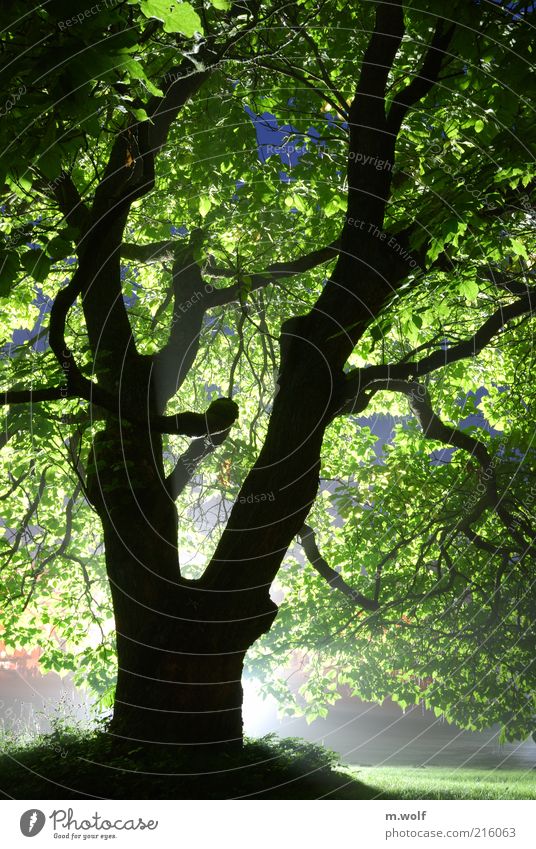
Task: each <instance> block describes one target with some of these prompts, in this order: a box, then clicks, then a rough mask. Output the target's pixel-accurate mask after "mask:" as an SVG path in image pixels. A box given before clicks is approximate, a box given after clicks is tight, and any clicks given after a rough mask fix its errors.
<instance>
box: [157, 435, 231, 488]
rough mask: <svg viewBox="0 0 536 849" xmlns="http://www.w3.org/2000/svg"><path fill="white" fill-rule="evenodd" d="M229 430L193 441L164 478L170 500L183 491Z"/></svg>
mask: <svg viewBox="0 0 536 849" xmlns="http://www.w3.org/2000/svg"><path fill="white" fill-rule="evenodd" d="M230 431H231V429H230V428H227V430H222V431H220V433H216V434H214V435H213V436H203V437H200V438H199V439H193V440H192V441H191V442H190V445H189V446H188V448H187V449H186V451H184V453H183V454H181V456H180V457H179V459H178V460H177V463H176V465H175V468H174V469H173V471H172V472H171V474H170V475H168V477H167V478H166V487H167V489H168V492H169V495H170V498H172V499H173V500H175V499H176V498H178V496H179V495H180V494H181V493H182V492H183V491H184V489H185V488H186V486H187V484H188V482H189V481H190V480H191V479H192V477H193V476H194V474H195V471H196V469H197V467H198V466H199V464H200V463H201V462H202V460H204V459H205V457H208V456H209V454H212V452H213V451H215V450H216V448H217V447H218V446H219V445H222V443H223V442H225V440H226V439H227V437H228V435H229V433H230Z"/></svg>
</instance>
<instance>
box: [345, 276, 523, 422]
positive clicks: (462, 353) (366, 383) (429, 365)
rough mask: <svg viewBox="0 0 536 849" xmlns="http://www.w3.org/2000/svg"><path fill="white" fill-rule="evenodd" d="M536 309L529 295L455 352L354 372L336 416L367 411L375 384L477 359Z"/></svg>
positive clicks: (490, 320)
mask: <svg viewBox="0 0 536 849" xmlns="http://www.w3.org/2000/svg"><path fill="white" fill-rule="evenodd" d="M535 305H536V295H535V293H534V292H532V291H530V290H529V291H526V292H525V294H524V295H523V297H522V298H519V299H518V300H517V301H514V302H513V303H511V304H508V305H507V306H502V307H500V308H499V309H498V310H496V312H494V313H493V314H492V315H491V316H490V317H489V318H488V319H487V320H486V321H485V322H484V324H483V325H482V326H481V327H480V328H479V329H478V330H477V331H476V333H475V334H474V335H473V336H471V337H470V338H469V339H466V340H465V341H463V342H459V343H458V344H457V345H453V346H452V348H446V349H445V350H439V351H434V352H433V353H432V354H429V355H428V356H427V357H423V358H422V359H420V360H417V362H409V363H400V362H399V363H389V364H387V365H376V366H367V367H365V368H362V369H353V370H352V371H350V372H348V374H347V376H346V385H345V389H344V396H345V400H344V402H343V405H342V406H341V408H340V409H339V411H338V412H337V415H340V414H348V413H352V412H359V411H360V410H362V409H364V407H363V404H364V405H365V406H366V404H367V403H368V401H369V400H370V398H368V397H367V395H366V394H363V393H364V391H365V390H368V389H369V388H370V387H371V384H373V383H375V382H376V381H392V380H409V379H411V378H417V377H422V376H423V375H425V374H429V373H430V372H432V371H435V370H437V369H439V368H443V367H444V366H446V365H449V364H451V363H455V362H457V361H458V360H462V359H466V358H468V357H474V356H476V355H477V354H479V353H480V351H482V350H483V349H484V348H485V347H486V345H488V344H489V342H490V341H491V340H492V339H493V337H494V336H495V335H496V334H497V333H499V331H500V330H502V329H503V328H504V327H505V325H506V324H507V323H508V322H509V321H512V319H514V318H519V317H520V316H521V315H524V314H525V313H530V312H532V310H533V309H534V306H535Z"/></svg>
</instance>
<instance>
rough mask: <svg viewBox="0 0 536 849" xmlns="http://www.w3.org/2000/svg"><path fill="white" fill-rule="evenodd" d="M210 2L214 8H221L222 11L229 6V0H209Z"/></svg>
mask: <svg viewBox="0 0 536 849" xmlns="http://www.w3.org/2000/svg"><path fill="white" fill-rule="evenodd" d="M210 2H211V4H212V5H213V6H214V8H215V9H221V11H222V12H226V11H227V10H228V9H230V8H231V3H230V0H210Z"/></svg>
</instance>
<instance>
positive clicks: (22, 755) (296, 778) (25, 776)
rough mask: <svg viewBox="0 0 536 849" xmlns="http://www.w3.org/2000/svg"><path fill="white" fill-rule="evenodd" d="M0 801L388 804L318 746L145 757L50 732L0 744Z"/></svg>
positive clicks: (259, 743) (276, 743)
mask: <svg viewBox="0 0 536 849" xmlns="http://www.w3.org/2000/svg"><path fill="white" fill-rule="evenodd" d="M0 794H1V796H0V798H4V799H10V798H13V799H87V798H98V799H241V798H251V799H259V798H260V799H262V798H264V799H321V798H326V799H372V798H383V799H386V798H389V796H388V795H387V794H386V793H385V791H384V792H383V793H382V792H381V791H379V790H378V789H375V788H374V787H372V786H370V787H369V786H367V785H366V784H363V783H361V782H360V781H358V780H356V779H355V778H352V777H351V776H349V775H348V774H344V773H342V772H339V771H338V769H337V756H336V755H334V754H333V753H332V752H329V751H328V750H326V749H323V748H322V747H320V746H315V745H312V744H310V743H306V742H304V741H303V740H298V739H279V738H277V737H275V736H273V735H269V736H268V737H264V738H262V739H260V740H246V742H245V744H244V747H243V748H242V749H241V750H239V751H236V750H235V751H219V752H217V753H212V754H209V753H207V752H206V751H204V750H203V751H201V752H199V751H197V750H196V751H194V750H189V751H188V752H185V751H184V750H183V749H180V750H176V751H172V752H169V751H167V750H166V751H161V750H157V751H155V750H154V749H153V750H151V751H146V750H144V749H143V748H142V747H139V746H136V745H135V744H130V745H129V746H124V745H118V743H117V740H114V738H113V737H111V736H110V735H108V734H107V733H106V732H105V731H98V732H93V733H88V732H87V731H86V732H80V731H76V730H73V729H62V728H60V727H56V729H55V731H54V732H53V733H52V734H49V735H46V736H41V737H38V738H34V739H33V740H32V741H28V742H26V743H24V744H21V743H20V742H17V741H15V740H11V741H4V743H3V745H2V751H1V754H0Z"/></svg>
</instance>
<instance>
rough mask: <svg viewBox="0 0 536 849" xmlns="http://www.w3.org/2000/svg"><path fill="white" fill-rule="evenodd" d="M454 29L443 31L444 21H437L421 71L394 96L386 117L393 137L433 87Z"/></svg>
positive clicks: (451, 27) (449, 28)
mask: <svg viewBox="0 0 536 849" xmlns="http://www.w3.org/2000/svg"><path fill="white" fill-rule="evenodd" d="M455 29H456V27H455V25H454V24H453V25H452V26H450V27H448V29H445V21H444V20H443V19H441V18H440V19H439V20H438V22H437V24H436V28H435V32H434V35H433V38H432V41H431V42H430V45H429V47H428V50H427V51H426V55H425V57H424V61H423V63H422V66H421V69H420V71H419V73H418V74H417V76H416V77H414V78H413V80H412V81H411V82H410V83H409V85H407V86H405V88H403V89H402V90H401V91H399V92H398V93H397V94H395V96H394V98H393V101H392V103H391V108H390V109H389V114H388V116H387V126H388V128H389V131H390V132H392V133H394V134H395V135H396V134H397V133H398V131H399V130H400V127H401V125H402V121H403V120H404V117H405V116H406V114H407V112H408V110H409V109H410V108H411V106H414V105H415V104H416V103H418V102H419V100H422V98H423V97H425V95H427V94H428V92H430V91H431V90H432V88H433V87H434V85H435V84H436V82H437V79H438V77H439V72H440V70H441V64H442V62H443V58H444V56H445V51H446V49H447V47H448V45H449V43H450V40H451V38H452V36H453V34H454V30H455Z"/></svg>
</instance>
